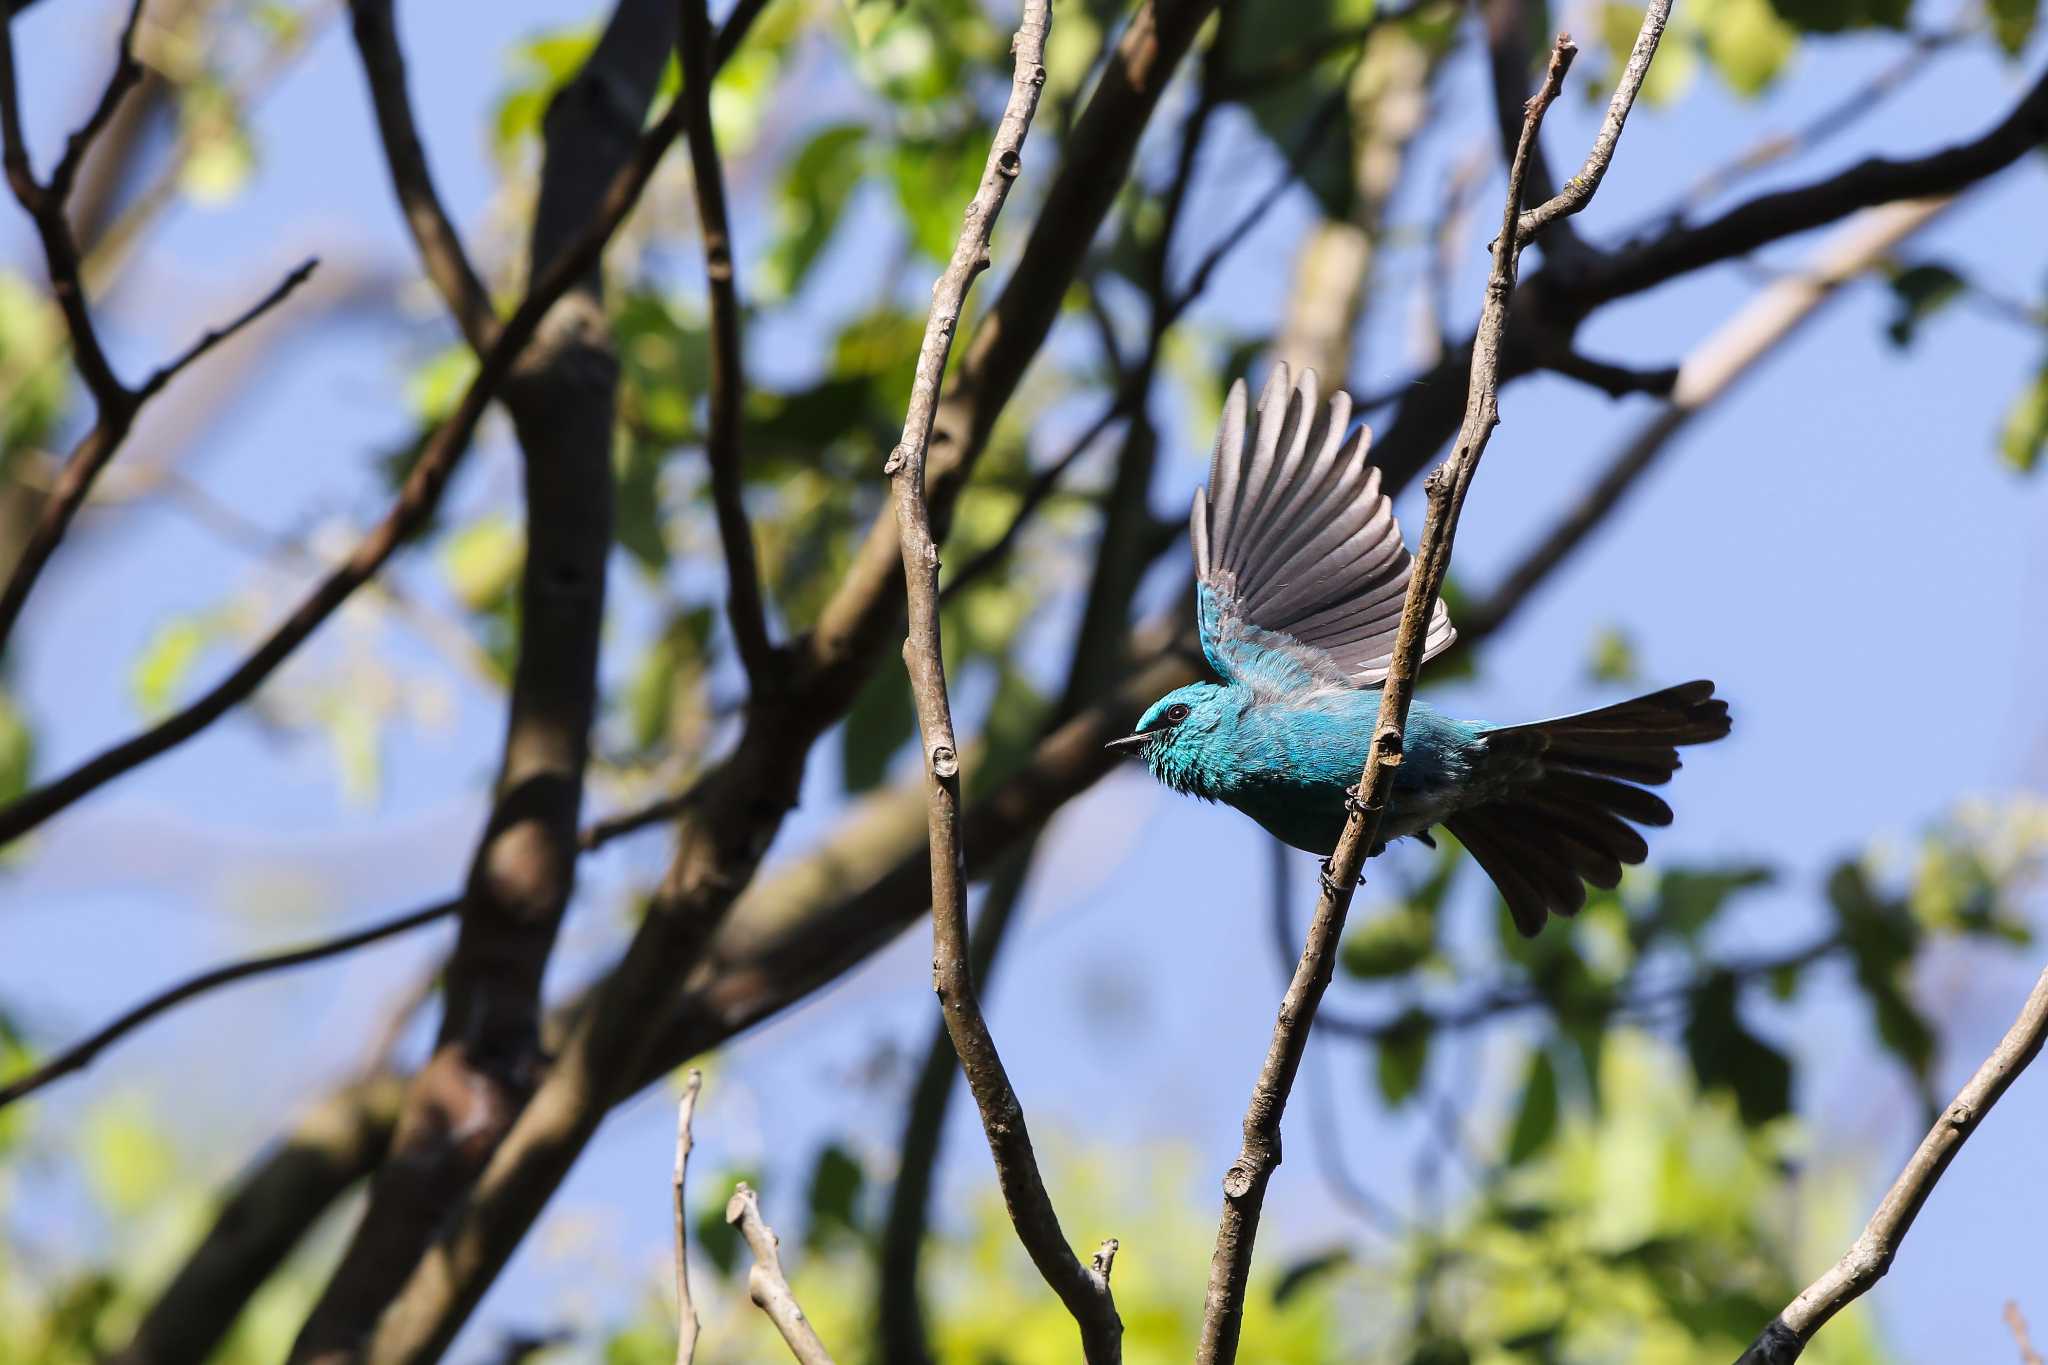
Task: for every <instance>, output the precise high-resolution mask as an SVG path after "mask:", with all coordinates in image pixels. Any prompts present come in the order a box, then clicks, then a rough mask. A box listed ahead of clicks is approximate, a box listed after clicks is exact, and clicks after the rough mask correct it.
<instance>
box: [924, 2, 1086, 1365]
mask: <svg viewBox="0 0 2048 1365" xmlns="http://www.w3.org/2000/svg"><path fill="white" fill-rule="evenodd" d="M1051 24H1052V7H1051V4H1050V0H1026V3H1025V6H1024V16H1023V19H1022V21H1021V22H1020V23H1019V25H1018V28H1017V36H1016V38H1015V39H1014V41H1013V42H1012V44H1011V49H1012V52H1013V53H1014V55H1015V57H1016V75H1015V78H1014V79H1013V81H1012V84H1011V87H1010V101H1009V105H1008V107H1007V108H1005V109H1004V111H1003V117H1002V120H1001V121H1000V122H999V123H998V124H997V125H996V133H995V139H994V141H993V143H992V144H991V145H990V147H989V155H988V163H987V165H986V167H985V168H984V169H983V171H982V176H981V185H980V188H979V189H978V190H977V191H976V193H975V196H974V200H973V202H972V203H970V204H969V205H968V206H967V214H966V222H965V224H964V225H963V226H962V228H961V231H960V236H959V238H958V240H957V241H955V243H954V245H953V255H952V259H951V261H949V262H948V263H947V266H946V270H945V273H943V274H942V275H940V276H939V279H938V282H937V283H936V284H935V285H933V286H932V309H931V315H930V318H929V320H928V321H927V322H926V324H925V332H924V344H923V346H922V347H921V349H920V351H919V353H918V360H917V377H916V379H915V380H914V382H913V383H912V386H911V394H910V410H909V412H908V413H907V414H906V415H905V417H904V422H903V439H902V441H901V442H900V443H899V444H898V445H897V447H896V449H895V450H894V451H892V452H891V453H890V455H889V461H888V464H887V465H886V466H885V472H886V473H888V474H889V475H890V477H891V479H892V482H893V486H894V501H895V504H896V521H897V525H898V528H899V530H900V532H901V544H902V559H903V577H904V583H905V585H906V589H907V595H908V597H909V602H910V634H909V638H908V639H906V640H905V642H904V645H903V660H904V664H905V665H906V667H907V668H908V669H909V672H910V690H911V695H912V697H913V699H914V701H915V703H916V707H917V724H918V734H919V736H920V738H921V739H922V741H923V745H924V756H925V770H926V799H927V810H928V831H929V835H928V837H929V840H930V844H931V879H932V989H933V990H934V991H935V992H936V993H937V994H938V997H939V1007H940V1009H941V1011H942V1012H943V1013H944V1016H945V1021H946V1031H947V1033H948V1034H949V1035H951V1037H952V1040H953V1050H954V1052H955V1053H956V1054H958V1056H959V1058H960V1069H961V1071H962V1072H963V1073H964V1074H965V1075H966V1077H967V1085H968V1089H969V1090H970V1091H971V1092H972V1093H973V1095H974V1101H975V1104H976V1105H977V1106H978V1107H979V1108H980V1110H981V1122H982V1129H983V1131H984V1132H985V1133H986V1134H987V1136H988V1145H989V1153H990V1155H991V1156H993V1157H994V1158H995V1165H996V1179H997V1182H998V1184H999V1185H1000V1186H1001V1187H1002V1191H1003V1201H1004V1203H1005V1204H1006V1205H1007V1206H1008V1207H1009V1211H1010V1222H1011V1223H1012V1225H1014V1226H1015V1228H1016V1230H1017V1237H1018V1240H1019V1241H1021V1242H1022V1243H1023V1244H1024V1249H1025V1250H1026V1251H1027V1252H1028V1253H1030V1256H1031V1259H1032V1262H1033V1264H1035V1265H1036V1266H1037V1267H1038V1273H1039V1274H1040V1275H1042V1276H1044V1278H1045V1282H1046V1283H1047V1284H1048V1285H1050V1286H1051V1287H1052V1289H1053V1292H1054V1293H1056V1294H1058V1295H1059V1297H1060V1301H1061V1302H1062V1303H1064V1304H1065V1305H1066V1306H1067V1311H1068V1312H1069V1313H1071V1314H1072V1315H1073V1317H1074V1321H1075V1323H1076V1324H1077V1325H1078V1326H1079V1327H1080V1330H1081V1347H1082V1353H1083V1354H1084V1356H1085V1357H1086V1358H1087V1359H1088V1360H1089V1361H1090V1362H1091V1365H1103V1363H1104V1362H1114V1361H1116V1360H1119V1359H1121V1357H1122V1339H1123V1324H1122V1322H1121V1321H1120V1320H1119V1319H1118V1317H1117V1315H1116V1305H1115V1302H1114V1300H1113V1299H1112V1298H1111V1296H1110V1289H1109V1281H1108V1279H1107V1277H1105V1276H1102V1275H1099V1274H1097V1273H1096V1272H1094V1271H1093V1270H1091V1269H1089V1268H1088V1267H1087V1266H1084V1265H1082V1264H1081V1262H1080V1260H1079V1259H1078V1258H1077V1257H1076V1256H1075V1255H1074V1252H1073V1248H1072V1247H1071V1246H1069V1245H1068V1243H1067V1239H1066V1234H1065V1233H1063V1232H1062V1231H1061V1230H1060V1223H1059V1215H1058V1214H1057V1213H1056V1212H1055V1211H1054V1209H1053V1205H1052V1199H1051V1197H1050V1196H1049V1195H1048V1194H1047V1193H1046V1190H1045V1182H1044V1180H1043V1179H1042V1178H1041V1177H1040V1175H1039V1172H1038V1162H1037V1158H1036V1157H1035V1156H1034V1154H1033V1153H1032V1150H1031V1134H1030V1130H1029V1129H1028V1127H1027V1126H1026V1123H1025V1117H1024V1107H1023V1105H1022V1104H1021V1103H1020V1102H1019V1100H1018V1098H1017V1092H1016V1090H1015V1089H1014V1088H1013V1087H1012V1086H1011V1085H1010V1078H1009V1075H1008V1073H1007V1072H1006V1071H1005V1070H1004V1069H1003V1061H1002V1057H1001V1056H1000V1055H999V1054H998V1052H997V1050H996V1043H995V1038H994V1036H993V1035H992V1034H991V1033H990V1032H989V1027H988V1021H987V1020H986V1019H985V1018H984V1017H983V1016H982V1012H981V1003H980V1000H979V999H978V997H977V995H976V992H975V985H974V977H973V971H972V968H971V965H970V962H969V951H968V935H967V867H966V855H965V853H964V852H963V850H962V848H961V844H960V750H959V741H958V740H956V739H955V738H954V736H953V710H952V703H951V700H950V699H949V697H948V695H947V689H946V666H945V660H944V653H943V650H942V648H941V645H940V638H939V635H940V629H939V548H938V544H937V543H936V541H935V540H934V539H933V535H932V523H931V509H930V507H929V506H928V505H927V503H926V499H925V463H926V457H927V453H928V451H929V449H930V443H931V433H932V422H933V418H934V417H935V415H936V413H937V408H938V401H939V383H940V380H941V379H942V378H943V376H944V374H945V369H946V357H947V354H948V352H950V351H951V349H952V342H953V330H954V328H955V327H956V326H957V325H958V324H959V320H960V313H961V310H962V309H963V307H964V306H965V304H966V300H967V290H968V288H969V286H970V285H971V284H972V283H973V281H974V277H975V276H976V275H978V274H980V273H981V271H983V270H985V269H987V268H988V259H989V239H990V237H991V235H992V234H993V233H994V231H995V223H996V217H997V215H998V214H1000V213H1001V212H1002V208H1003V201H1004V200H1005V199H1007V198H1008V197H1009V193H1010V185H1011V183H1012V182H1013V181H1014V180H1015V179H1016V178H1017V175H1018V173H1019V172H1020V171H1021V170H1022V168H1023V159H1022V152H1023V146H1024V138H1025V135H1026V134H1027V133H1028V132H1029V131H1030V128H1031V116H1032V114H1033V113H1034V112H1035V111H1036V110H1037V108H1038V96H1039V92H1040V90H1041V89H1042V88H1043V87H1044V85H1045V65H1044V62H1045V42H1046V35H1047V32H1048V30H1049V29H1050V28H1051Z"/></svg>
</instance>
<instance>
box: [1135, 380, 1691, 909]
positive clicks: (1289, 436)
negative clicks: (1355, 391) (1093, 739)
mask: <svg viewBox="0 0 2048 1365" xmlns="http://www.w3.org/2000/svg"><path fill="white" fill-rule="evenodd" d="M1319 407H1320V404H1319V402H1318V399H1317V394H1316V377H1315V373H1314V371H1304V372H1303V373H1302V376H1301V380H1300V382H1299V383H1298V384H1296V385H1294V386H1293V387H1292V388H1291V390H1290V386H1289V383H1288V374H1287V367H1286V366H1284V365H1276V366H1274V369H1273V374H1272V377H1271V378H1270V379H1269V380H1268V381H1267V383H1266V389H1265V393H1264V394H1263V395H1262V396H1261V398H1260V399H1259V409H1258V423H1257V428H1256V430H1255V432H1254V433H1253V436H1252V440H1251V442H1250V444H1246V442H1245V416H1246V414H1245V387H1244V383H1243V381H1241V380H1240V381H1239V382H1238V383H1236V384H1234V385H1233V386H1232V387H1231V390H1230V397H1229V399H1228V401H1227V402H1225V404H1224V407H1223V421H1222V424H1221V427H1220V429H1219V430H1218V431H1217V434H1216V453H1215V456H1214V457H1213V459H1212V461H1211V463H1210V466H1209V486H1208V488H1207V489H1206V490H1205V491H1202V492H1198V493H1196V494H1195V506H1194V514H1193V517H1192V527H1191V530H1192V536H1193V540H1194V546H1195V570H1196V574H1197V577H1198V579H1199V585H1200V587H1199V595H1198V615H1199V618H1200V626H1201V637H1202V652H1203V653H1204V654H1205V655H1207V656H1208V659H1209V663H1210V664H1211V665H1212V666H1213V667H1214V668H1215V670H1216V672H1217V674H1218V675H1220V676H1221V677H1222V679H1223V681H1222V683H1221V684H1220V685H1219V684H1217V683H1209V682H1198V683H1192V684H1190V685H1188V686H1186V687H1182V688H1177V689H1176V690H1174V691H1172V692H1169V693H1167V694H1166V695H1165V696H1163V697H1161V698H1160V699H1159V700H1158V701H1157V702H1154V703H1153V705H1152V707H1151V709H1149V710H1148V711H1146V712H1145V715H1144V717H1143V719H1141V720H1140V721H1139V722H1138V728H1137V730H1136V732H1135V733H1133V734H1130V735H1127V736H1125V737H1123V738H1121V739H1117V740H1113V741H1111V744H1110V747H1111V748H1113V749H1122V750H1126V751H1129V752H1132V753H1135V754H1138V755H1140V756H1142V757H1143V758H1144V760H1145V763H1146V766H1147V767H1149V768H1150V769H1151V770H1152V773H1153V775H1154V776H1155V777H1157V778H1158V779H1159V780H1160V781H1162V782H1164V783H1166V785H1168V786H1169V787H1172V788H1173V789H1174V790H1176V791H1181V792H1187V793H1189V794H1191V795H1194V796H1199V797H1202V798H1204V799H1205V800H1209V801H1221V802H1223V803H1225V804H1226V805H1230V806H1234V807H1236V808H1237V809H1238V810H1240V811H1243V812H1244V813H1245V814H1246V815H1249V816H1250V817H1251V818H1252V819H1254V820H1256V821H1258V822H1259V823H1260V824H1261V825H1263V826H1265V827H1266V829H1267V830H1268V831H1269V832H1270V833H1272V834H1273V835H1274V836H1275V837H1277V838H1279V839H1281V840H1283V841H1284V842H1286V843H1289V844H1292V845H1294V847H1296V848H1301V849H1306V850H1308V851H1309V852H1311V853H1320V854H1322V855H1324V857H1325V858H1327V857H1328V856H1329V855H1330V853H1331V852H1332V851H1333V850H1334V849H1335V847H1336V845H1337V839H1338V836H1339V835H1340V834H1342V832H1343V829H1344V824H1345V820H1346V817H1347V814H1348V812H1347V802H1346V796H1347V794H1348V793H1349V792H1351V791H1352V789H1353V788H1354V786H1355V784H1356V783H1357V782H1358V780H1359V776H1360V773H1361V771H1362V770H1363V769H1364V767H1365V759H1366V753H1367V751H1368V749H1369V748H1370V747H1371V744H1372V734H1373V727H1374V722H1375V720H1376V719H1377V717H1378V713H1379V703H1380V684H1382V683H1384V682H1385V681H1386V677H1387V670H1388V668H1389V667H1390V665H1391V661H1392V658H1393V649H1394V635H1395V632H1396V630H1397V629H1398V627H1399V625H1400V621H1401V609H1402V604H1403V601H1404V599H1405V598H1406V596H1407V592H1408V577H1409V567H1410V562H1411V561H1410V557H1409V554H1408V549H1407V547H1406V546H1405V545H1403V544H1402V542H1401V529H1400V527H1399V526H1397V525H1396V524H1395V522H1394V512H1393V505H1392V503H1391V501H1390V500H1389V499H1388V497H1387V495H1386V494H1385V493H1384V492H1382V491H1381V489H1380V471H1379V470H1378V469H1377V468H1376V467H1374V466H1373V465H1371V464H1369V463H1368V462H1367V459H1366V445H1367V442H1368V441H1369V440H1370V436H1369V434H1368V433H1367V432H1366V431H1365V430H1364V429H1363V428H1360V429H1358V430H1356V431H1348V430H1347V428H1348V427H1349V426H1350V419H1351V400H1350V399H1349V398H1348V397H1346V396H1345V395H1344V394H1343V393H1341V392H1340V393H1336V394H1333V395H1332V396H1331V399H1330V403H1329V406H1328V408H1327V409H1323V410H1321V411H1318V408H1319ZM1455 636H1456V632H1455V631H1453V630H1452V629H1451V621H1450V616H1449V614H1448V613H1447V612H1446V611H1445V610H1444V604H1443V603H1442V602H1441V601H1439V602H1436V603H1434V604H1433V608H1432V612H1431V616H1430V624H1429V633H1428V636H1427V640H1426V643H1425V644H1424V647H1423V658H1424V659H1428V658H1432V657H1434V656H1435V655H1437V654H1441V653H1442V652H1443V651H1444V650H1445V649H1447V648H1449V647H1450V644H1451V641H1452V640H1453V639H1454V638H1455ZM1727 733H1728V704H1727V703H1726V702H1724V701H1721V700H1720V699H1718V698H1716V697H1715V696H1714V685H1713V683H1711V682H1689V683H1681V684H1680V685H1678V686H1677V687H1667V688H1665V689H1664V690H1663V691H1661V692H1652V693H1650V694H1648V695H1647V696H1641V697H1637V698H1635V699H1634V700H1633V701H1625V702H1620V703H1617V704H1616V705H1613V706H1606V707H1602V708H1601V709H1599V710H1597V711H1586V712H1582V713H1581V714H1579V715H1575V716H1564V717H1561V718H1559V719H1557V720H1543V721H1536V722H1534V723H1532V724H1527V725H1488V724H1485V723H1483V722H1480V721H1469V720H1459V719H1457V718H1455V717H1452V716H1447V715H1444V714H1443V713H1442V712H1440V711H1437V710H1434V709H1432V708H1431V707H1429V706H1426V705H1424V704H1423V703H1421V702H1416V703H1414V705H1413V706H1412V707H1411V709H1410V710H1409V713H1408V725H1407V729H1406V731H1405V733H1404V735H1403V739H1402V749H1401V763H1400V766H1399V767H1397V768H1396V769H1395V770H1394V783H1393V792H1392V795H1391V797H1390V798H1389V800H1388V804H1387V811H1386V814H1385V816H1384V817H1383V820H1382V823H1381V826H1380V839H1381V842H1380V845H1379V847H1376V848H1374V849H1373V850H1372V851H1373V852H1374V853H1378V852H1379V851H1380V848H1384V847H1385V845H1386V843H1387V842H1388V841H1391V840H1394V839H1398V838H1401V837H1403V836H1405V835H1414V836H1416V837H1418V838H1421V839H1423V840H1424V841H1428V839H1429V833H1428V831H1429V829H1430V828H1431V827H1432V826H1434V825H1442V826H1443V827H1444V828H1445V829H1447V830H1449V831H1450V832H1451V833H1452V834H1453V835H1454V836H1456V837H1457V840H1458V842H1459V843H1461V844H1463V845H1464V846H1465V848H1466V849H1467V850H1468V851H1469V852H1470V853H1471V854H1472V856H1473V857H1474V858H1476V859H1477V860H1478V861H1479V865H1480V866H1481V867H1483V868H1485V869H1486V873H1487V875H1488V876H1490V877H1491V878H1493V884H1494V885H1495V886H1497V887H1499V888H1500V893H1501V895H1502V897H1503V898H1504V899H1505V900H1506V901H1507V906H1508V912H1509V913H1510V914H1511V915H1513V916H1514V921H1515V927H1516V928H1517V929H1519V930H1521V932H1522V933H1524V934H1534V933H1535V932H1536V931H1537V930H1538V929H1540V928H1542V927H1543V922H1544V920H1545V919H1546V918H1547V917H1548V916H1549V915H1551V914H1560V915H1570V914H1573V913H1575V912H1577V911H1578V909H1579V908H1580V907H1581V906H1583V905H1584V904H1585V903H1586V887H1585V883H1591V884H1592V885H1594V886H1600V887H1613V886H1614V885H1615V884H1616V883H1618V882H1619V881H1620V880H1621V869H1622V867H1623V865H1624V864H1634V863H1640V862H1642V861H1643V859H1644V858H1646V857H1648V856H1649V849H1648V847H1647V846H1646V845H1645V844H1644V842H1643V836H1642V835H1641V834H1640V833H1638V832H1637V830H1636V829H1635V828H1634V826H1636V825H1668V824H1670V823H1671V807H1669V806H1667V805H1665V804H1664V802H1663V800H1662V799H1661V798H1659V797H1658V796H1657V795H1655V794H1654V793H1652V792H1648V791H1645V790H1643V788H1644V786H1646V785H1647V786H1656V785H1660V784H1662V783H1664V782H1666V781H1669V780H1670V777H1671V774H1672V773H1673V772H1674V771H1676V770H1677V768H1678V766H1679V763H1678V746H1680V745H1683V744H1704V743H1707V742H1708V741H1710V740H1716V739H1720V738H1721V737H1722V736H1724V735H1726V734H1727Z"/></svg>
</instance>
